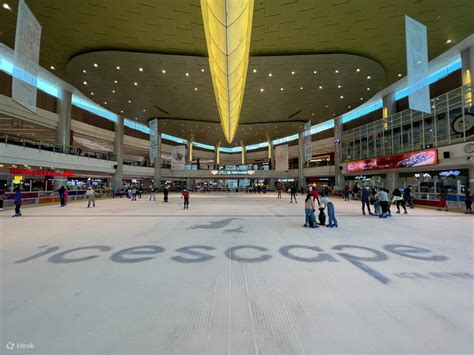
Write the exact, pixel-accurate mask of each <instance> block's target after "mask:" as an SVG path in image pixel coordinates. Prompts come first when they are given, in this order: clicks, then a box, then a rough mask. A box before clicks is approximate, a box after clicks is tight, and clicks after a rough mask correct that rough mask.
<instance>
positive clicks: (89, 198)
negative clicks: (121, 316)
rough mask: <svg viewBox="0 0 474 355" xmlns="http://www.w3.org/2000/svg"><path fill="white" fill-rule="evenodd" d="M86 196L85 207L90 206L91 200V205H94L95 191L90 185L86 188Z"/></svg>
mask: <svg viewBox="0 0 474 355" xmlns="http://www.w3.org/2000/svg"><path fill="white" fill-rule="evenodd" d="M86 197H87V208H89V207H90V206H91V202H92V207H95V191H94V189H93V188H92V186H89V187H88V188H87V190H86Z"/></svg>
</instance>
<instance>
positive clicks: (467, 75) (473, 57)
mask: <svg viewBox="0 0 474 355" xmlns="http://www.w3.org/2000/svg"><path fill="white" fill-rule="evenodd" d="M461 63H462V69H461V72H462V84H463V85H466V84H469V83H471V82H472V80H473V76H474V46H471V47H469V48H466V49H465V50H463V51H462V52H461Z"/></svg>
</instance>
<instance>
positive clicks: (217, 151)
mask: <svg viewBox="0 0 474 355" xmlns="http://www.w3.org/2000/svg"><path fill="white" fill-rule="evenodd" d="M220 148H221V145H220V143H219V144H218V145H216V146H215V147H214V167H215V168H216V169H219V164H220V163H221V152H220Z"/></svg>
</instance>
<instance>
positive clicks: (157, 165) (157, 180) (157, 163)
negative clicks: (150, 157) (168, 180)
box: [153, 132, 161, 189]
mask: <svg viewBox="0 0 474 355" xmlns="http://www.w3.org/2000/svg"><path fill="white" fill-rule="evenodd" d="M156 136H157V140H158V142H157V143H158V155H157V156H156V158H155V160H154V162H153V167H154V169H155V170H154V173H153V187H154V188H156V189H159V188H161V134H160V133H159V132H156Z"/></svg>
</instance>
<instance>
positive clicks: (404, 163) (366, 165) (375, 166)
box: [346, 149, 438, 173]
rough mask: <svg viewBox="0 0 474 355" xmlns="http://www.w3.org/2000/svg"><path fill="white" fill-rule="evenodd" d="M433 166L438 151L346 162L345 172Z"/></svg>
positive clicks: (432, 150)
mask: <svg viewBox="0 0 474 355" xmlns="http://www.w3.org/2000/svg"><path fill="white" fill-rule="evenodd" d="M434 164H438V150H437V149H428V150H421V151H419V152H411V153H405V154H397V155H392V156H389V157H381V158H373V159H366V160H358V161H351V162H347V163H346V171H347V172H348V173H354V172H359V171H367V170H379V169H395V168H411V167H415V166H425V165H434Z"/></svg>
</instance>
